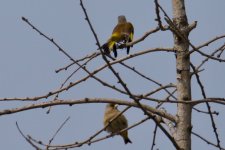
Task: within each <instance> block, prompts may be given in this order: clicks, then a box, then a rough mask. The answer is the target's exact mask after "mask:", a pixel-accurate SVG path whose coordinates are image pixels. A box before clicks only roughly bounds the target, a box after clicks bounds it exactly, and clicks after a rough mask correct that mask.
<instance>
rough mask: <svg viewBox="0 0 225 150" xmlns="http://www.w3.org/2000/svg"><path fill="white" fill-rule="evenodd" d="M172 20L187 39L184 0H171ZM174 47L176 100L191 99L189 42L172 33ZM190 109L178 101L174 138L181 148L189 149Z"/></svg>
mask: <svg viewBox="0 0 225 150" xmlns="http://www.w3.org/2000/svg"><path fill="white" fill-rule="evenodd" d="M172 2H173V22H174V24H175V26H176V27H177V28H178V29H179V31H181V33H182V34H183V36H184V37H185V39H188V35H189V33H188V32H189V31H188V30H185V29H187V28H188V20H187V16H186V11H185V4H184V0H172ZM174 47H175V49H177V50H178V52H177V55H176V69H177V98H178V101H190V100H191V82H190V57H189V56H188V55H187V54H188V51H189V49H188V47H189V43H188V41H187V40H184V38H181V37H179V36H178V35H177V34H174ZM191 111H192V108H191V106H190V105H187V104H182V103H178V105H177V119H178V122H177V126H176V136H175V140H176V142H177V144H178V145H179V147H180V148H181V149H183V150H191V128H192V126H191Z"/></svg>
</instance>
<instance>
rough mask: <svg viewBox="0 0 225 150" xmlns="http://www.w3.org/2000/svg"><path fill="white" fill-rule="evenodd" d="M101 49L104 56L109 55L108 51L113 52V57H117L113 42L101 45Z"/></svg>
mask: <svg viewBox="0 0 225 150" xmlns="http://www.w3.org/2000/svg"><path fill="white" fill-rule="evenodd" d="M102 49H103V50H104V52H105V54H107V55H109V54H110V51H113V53H114V56H115V57H117V51H116V42H115V41H108V42H106V43H105V44H103V45H102Z"/></svg>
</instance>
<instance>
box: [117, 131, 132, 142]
mask: <svg viewBox="0 0 225 150" xmlns="http://www.w3.org/2000/svg"><path fill="white" fill-rule="evenodd" d="M120 135H121V136H122V137H123V140H124V143H125V144H127V143H132V141H131V140H130V139H129V137H128V133H127V131H124V132H122V133H121V134H120Z"/></svg>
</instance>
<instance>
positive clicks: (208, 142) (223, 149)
mask: <svg viewBox="0 0 225 150" xmlns="http://www.w3.org/2000/svg"><path fill="white" fill-rule="evenodd" d="M191 134H193V135H195V136H196V137H198V138H200V139H201V140H203V141H204V142H206V143H207V144H209V145H212V146H214V147H217V148H219V149H220V150H225V148H222V147H218V145H216V144H214V143H212V142H210V141H209V140H207V139H205V138H203V137H202V136H200V135H199V134H197V133H195V132H193V131H192V132H191Z"/></svg>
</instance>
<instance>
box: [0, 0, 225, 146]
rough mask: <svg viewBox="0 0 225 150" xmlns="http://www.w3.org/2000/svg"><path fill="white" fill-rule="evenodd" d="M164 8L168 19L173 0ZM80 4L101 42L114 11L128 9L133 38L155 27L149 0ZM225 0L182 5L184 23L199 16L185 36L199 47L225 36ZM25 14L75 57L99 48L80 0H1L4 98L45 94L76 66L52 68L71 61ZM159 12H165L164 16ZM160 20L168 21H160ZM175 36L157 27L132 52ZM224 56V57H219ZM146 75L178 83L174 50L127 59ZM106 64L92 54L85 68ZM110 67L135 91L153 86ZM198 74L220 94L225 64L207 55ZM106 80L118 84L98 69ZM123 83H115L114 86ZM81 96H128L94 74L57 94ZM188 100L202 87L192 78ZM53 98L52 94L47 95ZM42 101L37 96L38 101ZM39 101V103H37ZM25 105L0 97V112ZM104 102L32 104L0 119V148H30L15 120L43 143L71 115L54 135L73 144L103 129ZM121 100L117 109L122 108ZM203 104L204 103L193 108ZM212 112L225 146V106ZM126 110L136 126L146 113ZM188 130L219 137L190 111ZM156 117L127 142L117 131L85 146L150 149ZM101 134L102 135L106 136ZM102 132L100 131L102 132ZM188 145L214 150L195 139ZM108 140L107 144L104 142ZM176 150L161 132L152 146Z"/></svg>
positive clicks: (167, 43) (0, 89) (211, 93)
mask: <svg viewBox="0 0 225 150" xmlns="http://www.w3.org/2000/svg"><path fill="white" fill-rule="evenodd" d="M160 3H161V4H162V6H163V7H164V8H165V10H166V11H167V13H168V14H169V15H170V17H172V5H171V1H169V0H167V1H162V0H161V1H160ZM84 5H85V7H86V9H87V12H88V14H89V17H90V20H91V22H92V24H93V27H94V29H95V31H96V33H97V35H98V38H99V40H100V42H101V44H103V43H104V42H105V41H106V40H107V39H108V37H109V36H110V34H111V32H112V29H113V27H114V26H115V24H116V22H117V16H118V15H125V16H126V17H127V20H128V21H130V22H132V23H133V25H134V28H135V33H134V39H137V38H139V37H141V36H142V35H143V34H144V33H145V32H147V31H149V30H151V29H154V28H155V27H156V26H157V22H155V21H154V19H155V17H156V16H155V7H154V1H153V0H142V1H138V0H136V1H135V0H132V1H131V0H123V1H121V0H89V1H88V0H85V1H84ZM224 6H225V1H224V0H217V1H212V0H204V1H200V0H198V1H194V0H192V1H191V0H189V1H186V11H187V15H188V20H189V23H192V22H193V21H198V25H197V28H196V29H195V30H193V31H192V32H191V34H190V41H191V42H192V43H193V44H194V45H196V46H198V45H200V44H201V43H203V42H206V41H208V40H210V39H212V38H214V37H216V36H219V35H223V34H225V18H224V14H225V9H224ZM22 16H24V17H26V18H27V19H28V20H29V21H31V22H32V24H34V25H35V26H36V27H37V28H38V29H40V30H41V31H42V32H43V33H45V34H46V35H48V36H50V37H52V38H54V40H55V41H56V42H57V43H58V44H59V45H60V46H61V47H62V48H64V49H65V50H66V52H68V53H69V54H70V55H71V56H72V57H73V58H74V59H78V58H82V57H83V56H85V55H87V54H91V53H93V52H94V51H95V50H96V49H97V46H96V45H95V43H96V42H95V39H94V36H93V35H92V33H91V31H90V28H89V26H88V24H87V22H86V21H85V20H84V13H83V11H82V9H81V7H80V5H79V1H78V0H70V1H69V0H67V1H62V0H48V1H46V0H38V1H37V0H36V1H35V0H19V1H18V0H17V1H15V0H1V2H0V20H1V21H0V22H1V24H0V52H1V55H0V69H1V71H0V98H4V97H35V96H40V95H44V94H46V93H48V92H50V91H53V90H56V89H58V88H59V87H60V85H61V84H62V82H63V81H64V80H65V79H66V78H67V77H68V76H69V75H70V73H71V72H73V71H74V70H75V69H76V66H74V67H71V68H70V69H68V70H67V71H63V72H61V73H58V74H56V73H55V70H57V69H59V68H61V67H63V66H65V65H67V64H68V63H70V60H69V59H68V58H67V57H66V56H64V55H63V54H62V53H60V52H59V51H58V49H57V48H56V47H55V46H53V45H52V43H50V42H49V41H47V40H46V39H45V38H43V37H42V36H40V35H39V34H38V33H37V32H35V31H34V30H32V28H31V27H29V26H28V25H27V24H26V23H25V22H23V21H22V20H21V17H22ZM162 18H163V16H162ZM163 23H165V22H164V21H163ZM224 41H225V40H224V39H222V40H220V41H218V42H216V43H215V44H213V45H210V46H208V47H206V48H204V49H202V50H204V51H205V52H207V53H211V52H212V51H213V50H214V49H216V48H218V47H219V46H220V45H221V44H223V43H224ZM172 46H173V37H172V34H171V33H170V32H158V33H155V34H154V35H152V36H150V37H148V38H147V39H146V40H145V41H143V42H141V43H138V44H137V45H135V46H134V47H133V48H132V49H131V53H136V52H139V51H142V50H146V49H149V48H155V47H172ZM118 55H119V56H118V57H119V58H120V57H125V56H126V52H125V51H119V53H118ZM222 57H223V58H225V55H222ZM203 59H204V57H202V56H200V55H198V54H194V55H192V56H191V60H192V62H193V63H194V64H195V65H198V64H199V63H201V61H202V60H203ZM126 63H127V64H129V65H131V66H134V67H135V68H136V69H137V70H139V71H140V72H142V73H143V74H145V75H147V76H149V77H151V78H153V79H155V80H156V81H159V82H160V83H162V84H168V83H175V82H176V74H175V73H176V66H175V57H174V54H172V53H165V52H159V53H150V54H147V55H145V56H139V57H136V58H134V59H130V60H129V61H126ZM102 64H103V61H102V59H101V58H100V57H99V58H98V59H96V60H94V61H93V62H92V63H91V64H90V65H88V69H90V70H94V69H96V68H98V67H100V66H101V65H102ZM115 69H116V70H117V71H118V72H120V75H121V77H122V78H123V79H124V81H125V82H127V83H128V87H129V88H130V89H131V91H132V92H133V93H135V94H144V93H146V92H148V91H150V90H154V89H156V88H157V86H156V85H155V84H154V83H151V82H149V81H146V80H145V79H143V78H141V77H139V76H137V75H136V74H134V73H133V72H130V71H129V70H127V69H126V68H124V67H121V66H119V65H116V66H115ZM202 69H205V70H204V71H203V72H201V73H200V75H201V80H202V82H203V83H204V87H205V90H206V95H207V96H208V97H225V78H224V77H225V64H224V63H219V62H215V61H210V62H207V63H206V64H205V66H204V67H203V68H202ZM85 75H86V73H85V72H83V71H80V72H78V74H76V75H75V76H74V77H73V78H72V79H71V80H70V82H75V81H77V80H79V79H80V78H81V77H83V76H85ZM97 76H98V77H100V78H101V79H103V80H104V81H107V82H109V83H113V84H116V85H117V86H119V85H118V84H117V83H116V79H115V77H114V76H113V75H112V74H111V72H110V71H103V72H101V73H99V74H98V75H97ZM119 87H120V86H119ZM84 97H102V98H104V97H106V98H107V97H108V98H121V99H129V97H127V96H124V95H121V94H120V93H118V92H115V91H112V90H111V89H108V88H106V87H104V86H102V85H101V84H99V83H98V82H97V81H95V80H93V79H89V80H87V81H86V82H85V83H82V84H79V85H78V86H76V87H73V88H71V89H70V90H69V91H67V92H65V93H63V94H61V95H60V96H59V98H60V99H66V100H68V99H79V98H84ZM155 97H156V98H165V97H166V95H165V93H163V95H155ZM192 97H193V99H202V95H201V91H200V89H199V87H198V85H197V84H196V80H195V78H193V80H192ZM48 100H52V98H50V99H48ZM43 101H45V100H42V101H40V102H43ZM37 103H38V102H37ZM27 104H30V102H29V103H26V102H1V104H0V110H3V109H6V108H15V107H21V106H24V105H27ZM104 107H105V104H87V105H76V106H72V107H69V106H57V107H54V108H53V109H52V111H51V113H50V114H48V115H47V114H46V111H47V109H35V110H30V111H26V112H21V113H17V114H12V115H5V116H1V117H0V126H1V127H0V149H4V150H30V149H32V147H31V146H30V145H29V144H28V143H27V142H26V141H25V140H24V139H23V138H22V136H21V135H20V134H19V132H18V130H17V129H16V125H15V122H16V121H18V123H19V125H20V127H21V129H22V130H23V131H24V133H25V134H29V135H31V136H32V137H34V138H36V139H39V140H42V141H43V142H48V140H49V139H50V138H51V137H52V136H53V134H54V133H55V131H56V130H57V129H58V127H59V126H60V125H61V123H62V122H63V121H64V120H65V119H66V118H67V117H68V116H70V117H71V119H70V120H69V122H68V123H67V124H66V125H65V126H64V128H63V129H62V130H61V132H60V133H59V134H58V135H57V137H56V138H55V140H54V141H53V144H65V143H73V142H75V141H82V140H84V139H87V138H88V136H90V135H92V134H94V133H95V132H96V131H98V130H100V129H101V128H102V127H103V124H102V117H103V113H104ZM165 107H166V108H167V110H168V111H169V112H170V113H172V114H175V112H176V105H175V104H168V105H165ZM123 108H124V107H123V106H119V109H121V110H122V109H123ZM197 108H199V109H202V110H206V107H205V104H202V105H201V106H199V107H197ZM212 110H216V111H219V112H220V116H219V117H215V118H216V119H215V121H216V125H217V127H218V133H219V137H220V139H221V145H222V146H223V147H225V128H224V126H225V123H224V116H225V110H224V106H221V105H215V104H214V105H212ZM125 115H126V116H127V118H128V120H129V124H130V125H131V124H133V123H135V122H137V121H139V120H141V119H142V118H144V117H145V116H144V115H143V113H142V112H141V111H140V110H137V109H135V108H132V109H130V110H128V111H127V112H126V113H125ZM192 124H193V131H196V132H197V133H199V134H200V135H202V136H204V137H206V138H207V139H209V140H211V141H213V142H214V143H215V142H216V140H215V136H214V133H213V129H212V127H211V122H210V118H209V116H208V115H206V114H199V113H196V112H195V111H193V117H192ZM154 126H155V125H154V122H153V121H152V120H149V121H147V122H145V123H144V124H142V125H140V126H138V127H136V128H134V129H132V130H129V136H130V139H131V140H132V141H133V144H128V145H124V143H123V141H122V139H121V138H120V137H118V136H116V137H113V138H109V139H106V140H104V141H101V142H99V143H95V144H92V145H91V146H86V145H85V146H83V147H80V148H79V149H82V150H96V149H124V150H126V149H127V150H128V149H129V150H135V149H142V150H149V149H150V147H151V144H152V137H153V130H154ZM105 135H107V133H105V132H103V133H102V134H101V135H100V136H105ZM100 136H99V137H100ZM192 141H193V146H192V147H193V149H207V150H214V149H216V148H214V147H212V146H209V145H207V144H206V143H204V142H202V141H201V140H199V139H197V138H195V137H193V139H192ZM109 146H110V147H109ZM156 148H159V149H160V150H164V149H174V147H173V145H172V144H171V142H170V141H169V140H168V139H167V137H165V135H164V134H163V133H162V132H161V131H160V130H158V134H157V138H156V146H155V149H156Z"/></svg>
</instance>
